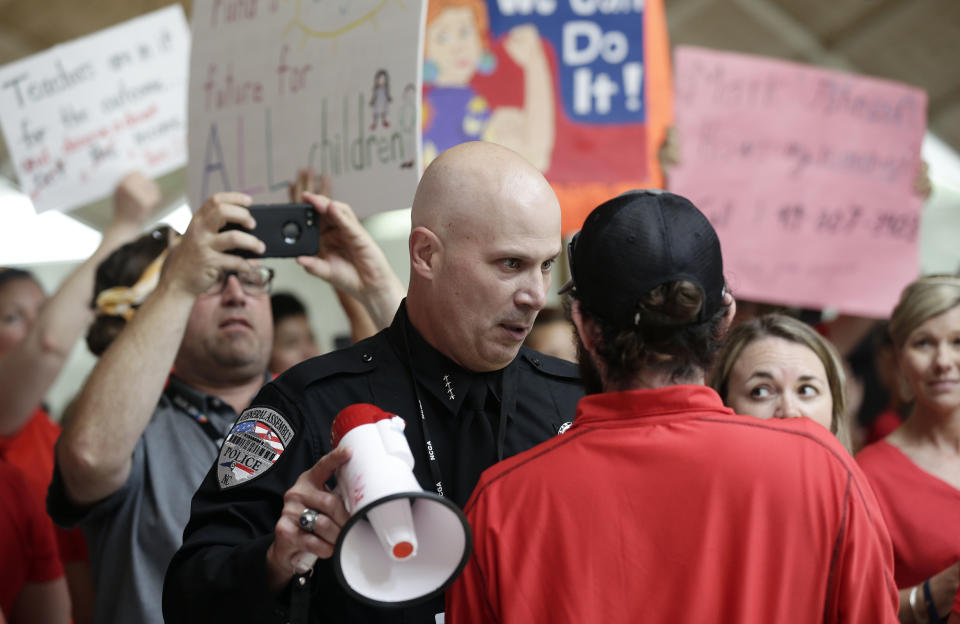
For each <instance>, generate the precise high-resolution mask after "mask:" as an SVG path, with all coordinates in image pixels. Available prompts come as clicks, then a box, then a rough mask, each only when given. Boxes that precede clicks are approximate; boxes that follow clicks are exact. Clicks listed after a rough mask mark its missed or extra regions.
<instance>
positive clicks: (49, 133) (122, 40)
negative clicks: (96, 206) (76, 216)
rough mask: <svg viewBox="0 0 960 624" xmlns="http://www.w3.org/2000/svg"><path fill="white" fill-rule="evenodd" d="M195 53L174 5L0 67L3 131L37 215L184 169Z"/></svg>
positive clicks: (22, 183)
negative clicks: (131, 177) (128, 177)
mask: <svg viewBox="0 0 960 624" xmlns="http://www.w3.org/2000/svg"><path fill="white" fill-rule="evenodd" d="M189 53H190V38H189V32H188V30H187V23H186V19H185V18H184V15H183V10H182V9H181V8H180V5H173V6H170V7H167V8H165V9H161V10H159V11H155V12H153V13H149V14H147V15H144V16H141V17H138V18H136V19H133V20H130V21H129V22H125V23H123V24H120V25H118V26H113V27H111V28H107V29H105V30H102V31H100V32H97V33H94V34H92V35H89V36H86V37H83V38H81V39H77V40H76V41H72V42H70V43H66V44H63V45H59V46H56V47H54V48H51V49H50V50H47V51H45V52H41V53H40V54H36V55H33V56H30V57H27V58H25V59H21V60H19V61H16V62H13V63H10V64H8V65H5V66H4V67H2V68H0V125H2V128H3V134H4V137H5V138H6V142H7V148H8V150H9V152H10V159H11V160H12V161H13V165H14V169H15V170H16V172H17V177H18V178H19V180H20V186H21V188H22V189H23V192H24V193H26V194H27V195H29V196H30V198H31V199H32V200H33V204H34V207H35V208H36V210H37V212H42V211H45V210H62V211H67V210H70V209H72V208H76V207H78V206H82V205H84V204H86V203H88V202H91V201H94V200H97V199H100V198H102V197H105V196H107V195H110V194H111V193H112V192H113V189H114V187H115V186H116V184H117V182H119V181H120V179H121V178H122V177H123V176H124V175H125V174H127V173H129V172H130V171H132V170H135V169H139V170H140V171H143V172H144V173H145V174H146V175H148V176H151V177H156V176H160V175H163V174H165V173H168V172H170V171H173V170H175V169H177V168H179V167H182V166H183V165H184V163H185V162H186V85H187V75H186V74H187V58H188V55H189Z"/></svg>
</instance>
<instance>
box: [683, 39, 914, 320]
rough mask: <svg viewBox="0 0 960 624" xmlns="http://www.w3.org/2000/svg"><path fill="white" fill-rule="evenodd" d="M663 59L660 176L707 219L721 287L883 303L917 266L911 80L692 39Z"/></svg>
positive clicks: (767, 296)
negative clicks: (668, 75)
mask: <svg viewBox="0 0 960 624" xmlns="http://www.w3.org/2000/svg"><path fill="white" fill-rule="evenodd" d="M675 61H676V72H677V74H676V76H677V88H676V105H677V108H676V123H677V130H678V135H679V137H680V151H681V161H682V164H681V165H680V166H678V167H677V168H676V169H675V170H672V171H671V172H670V180H669V181H670V188H671V190H674V191H676V192H677V193H680V194H682V195H685V196H687V197H689V198H690V199H691V200H692V201H693V202H694V203H695V204H696V205H697V206H699V207H700V208H701V209H703V210H704V212H705V213H706V214H707V216H708V217H709V218H710V220H711V221H712V222H713V225H714V226H715V227H716V229H717V233H718V234H719V236H720V241H721V244H722V246H723V257H724V262H725V267H724V268H725V272H726V274H727V277H728V279H729V285H730V287H731V288H732V290H733V292H734V294H735V295H737V296H738V297H741V298H744V299H750V300H757V301H765V302H770V303H777V304H785V305H791V306H802V307H811V308H824V307H830V308H836V309H838V310H840V311H841V312H846V313H850V314H859V315H864V316H872V317H883V316H887V315H889V314H890V311H891V309H892V307H893V304H894V303H895V302H896V300H897V297H898V295H899V293H900V291H901V289H902V288H903V287H904V286H905V285H906V284H907V283H908V282H910V281H911V280H912V279H914V278H915V277H916V276H917V273H918V259H919V252H918V248H917V232H918V224H919V218H920V209H921V207H922V204H923V199H922V198H921V197H920V196H919V195H917V194H916V193H915V191H914V190H913V188H914V180H915V177H916V175H917V171H918V168H919V165H920V146H921V143H922V141H923V133H924V128H925V125H926V95H925V93H924V92H923V91H921V90H919V89H915V88H912V87H908V86H905V85H900V84H896V83H893V82H888V81H884V80H878V79H873V78H866V77H862V76H855V75H851V74H846V73H841V72H836V71H829V70H824V69H818V68H815V67H810V66H805V65H800V64H797V63H791V62H785V61H777V60H772V59H765V58H760V57H754V56H747V55H742V54H734V53H727V52H715V51H711V50H705V49H700V48H690V47H680V48H678V49H677V51H676V54H675Z"/></svg>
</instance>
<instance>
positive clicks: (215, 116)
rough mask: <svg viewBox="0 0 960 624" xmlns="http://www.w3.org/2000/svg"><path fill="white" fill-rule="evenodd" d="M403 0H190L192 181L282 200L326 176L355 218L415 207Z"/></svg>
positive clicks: (415, 104)
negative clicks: (299, 180)
mask: <svg viewBox="0 0 960 624" xmlns="http://www.w3.org/2000/svg"><path fill="white" fill-rule="evenodd" d="M422 16H423V2H422V1H420V0H409V1H404V2H398V1H397V0H352V1H351V2H312V1H309V0H288V1H280V0H264V1H260V2H257V1H255V0H254V1H243V2H241V1H239V0H196V1H195V2H194V3H193V20H192V29H193V49H192V54H191V58H190V98H189V118H190V121H189V124H190V131H189V146H190V147H189V152H190V166H189V168H188V176H187V179H188V189H189V193H188V194H189V198H190V203H191V205H192V207H193V208H194V209H196V208H198V207H199V206H200V205H201V204H202V202H203V201H204V200H205V199H206V198H207V197H209V196H210V195H212V194H213V193H216V192H218V191H225V190H230V191H241V192H244V193H247V194H249V195H252V196H253V197H254V199H255V201H259V202H275V201H286V200H287V187H288V185H289V184H290V182H291V181H292V180H293V179H294V176H295V175H296V173H297V171H298V170H299V169H301V168H304V167H309V168H311V169H313V170H314V171H316V172H318V173H323V174H326V175H328V176H329V177H330V178H331V183H332V189H333V195H334V197H336V198H337V199H340V200H343V201H345V202H347V203H349V204H350V205H351V206H352V207H353V209H354V211H355V212H356V213H357V214H358V215H360V216H366V215H370V214H373V213H376V212H381V211H384V210H391V209H396V208H406V207H409V206H410V203H411V201H412V199H413V192H414V190H415V188H416V185H417V181H418V179H419V172H420V145H419V140H418V137H419V132H420V108H419V101H420V98H419V97H418V96H419V89H420V77H419V73H420V30H421V24H422Z"/></svg>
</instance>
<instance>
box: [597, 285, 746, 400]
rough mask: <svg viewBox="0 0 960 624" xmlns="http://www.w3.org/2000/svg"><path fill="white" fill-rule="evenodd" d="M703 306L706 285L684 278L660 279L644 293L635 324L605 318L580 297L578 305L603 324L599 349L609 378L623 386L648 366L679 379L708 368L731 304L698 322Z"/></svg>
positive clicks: (717, 347) (680, 380)
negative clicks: (701, 285)
mask: <svg viewBox="0 0 960 624" xmlns="http://www.w3.org/2000/svg"><path fill="white" fill-rule="evenodd" d="M703 306H704V297H703V291H702V290H701V289H700V288H698V287H697V285H696V284H694V283H693V282H689V281H686V280H680V281H674V282H668V283H666V284H661V285H660V286H657V287H656V288H654V289H653V290H651V291H649V292H647V293H646V294H644V295H643V296H642V297H641V298H640V301H639V310H640V319H641V320H640V322H639V323H638V324H637V325H635V326H631V327H627V328H624V327H623V326H621V325H617V324H614V323H611V322H609V321H606V320H605V319H603V318H602V317H600V316H598V315H596V314H594V313H592V312H591V311H590V310H589V308H587V307H585V306H584V305H583V303H582V302H581V308H580V309H581V311H582V313H584V314H585V315H586V316H587V317H589V318H590V319H591V320H592V321H593V322H594V323H595V324H596V325H597V327H598V329H599V341H598V342H597V348H596V351H597V355H598V356H599V357H600V358H601V359H602V360H603V362H604V364H605V368H606V375H607V378H608V381H609V382H610V383H611V384H612V385H614V386H622V385H624V383H625V382H627V381H629V380H630V379H631V378H632V377H633V376H635V375H636V374H637V373H638V372H639V371H640V370H641V369H644V368H656V369H659V370H661V371H664V372H667V373H668V374H669V375H670V378H671V379H672V380H674V381H675V382H677V383H679V382H682V381H684V380H686V379H688V378H690V377H691V376H692V375H693V374H694V373H696V372H697V371H698V370H701V371H705V370H707V369H709V368H710V365H711V364H712V363H713V360H714V358H715V357H716V354H717V352H718V351H719V349H720V338H719V333H720V324H721V322H722V320H723V316H724V314H725V313H726V310H727V307H726V306H721V307H720V309H719V310H717V311H716V312H715V313H714V315H713V317H711V318H708V319H706V320H705V321H703V322H700V323H697V322H695V319H696V318H697V316H698V315H699V314H700V309H701V308H702V307H703Z"/></svg>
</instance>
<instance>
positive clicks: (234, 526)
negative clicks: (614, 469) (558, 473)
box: [163, 305, 583, 624]
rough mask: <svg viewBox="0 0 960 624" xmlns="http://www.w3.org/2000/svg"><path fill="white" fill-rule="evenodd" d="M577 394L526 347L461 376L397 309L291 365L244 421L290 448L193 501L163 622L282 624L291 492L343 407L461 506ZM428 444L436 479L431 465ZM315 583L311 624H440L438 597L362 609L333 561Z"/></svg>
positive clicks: (559, 421) (574, 379)
mask: <svg viewBox="0 0 960 624" xmlns="http://www.w3.org/2000/svg"><path fill="white" fill-rule="evenodd" d="M411 370H412V371H413V372H412V373H411ZM412 375H413V376H415V377H416V386H414V384H413V383H412ZM478 392H479V394H478ZM582 395H583V389H582V387H581V386H580V382H579V378H578V376H577V369H576V366H575V365H573V364H570V363H569V362H565V361H563V360H559V359H557V358H552V357H549V356H545V355H542V354H540V353H537V352H536V351H532V350H530V349H527V348H525V347H524V348H521V350H520V353H519V355H518V356H517V358H515V359H514V361H513V362H512V363H511V364H510V365H509V366H507V367H506V368H505V369H503V371H498V372H497V373H494V374H486V375H477V374H474V373H471V372H469V371H466V370H464V369H463V368H461V367H459V366H458V365H456V364H454V363H453V362H452V361H451V360H449V359H448V358H446V357H445V356H444V355H442V354H441V353H439V352H438V351H436V350H435V349H433V348H432V347H431V346H430V345H429V344H427V342H426V341H425V340H424V339H423V338H422V337H421V336H420V335H419V333H418V332H417V331H416V330H415V329H414V328H413V326H412V325H411V324H410V322H409V320H408V317H407V314H406V308H405V306H404V305H401V307H400V310H399V311H398V312H397V315H396V316H395V318H394V320H393V323H392V324H391V326H390V327H389V328H387V329H386V330H384V331H382V332H380V333H378V334H377V335H375V336H373V337H371V338H369V339H367V340H364V341H362V342H359V343H357V344H356V345H354V346H352V347H349V348H347V349H344V350H341V351H337V352H334V353H331V354H328V355H325V356H321V357H319V358H314V359H312V360H308V361H307V362H304V363H302V364H300V365H298V366H295V367H294V368H292V369H290V370H289V371H288V372H286V373H284V374H283V375H281V376H280V377H278V378H277V379H275V380H274V381H273V382H271V383H270V384H268V385H266V386H264V388H263V389H262V390H261V391H260V393H259V394H258V396H257V397H256V398H255V399H254V400H253V402H252V403H251V404H250V408H248V409H247V410H246V411H245V412H244V414H247V413H248V412H250V410H255V409H257V408H268V410H269V411H271V412H273V413H274V414H278V415H280V416H281V417H282V421H283V423H284V424H289V426H290V428H291V429H292V438H290V439H289V444H287V445H286V446H285V448H283V450H282V452H281V454H280V456H279V457H278V458H276V461H275V463H273V465H272V467H270V468H268V469H266V470H265V471H264V472H262V473H260V474H257V475H256V476H254V477H253V478H249V479H247V480H245V481H243V482H242V483H240V484H238V485H232V486H231V487H228V488H222V487H221V485H220V483H221V482H222V481H224V480H225V479H224V473H223V472H222V469H220V468H219V466H218V465H214V466H213V468H212V469H211V471H210V472H209V474H208V475H207V477H206V479H205V480H204V482H203V484H202V485H201V486H200V489H199V491H198V492H197V494H196V495H195V496H194V499H193V506H192V510H191V517H190V522H189V523H188V525H187V528H186V530H185V532H184V541H183V546H182V547H181V549H180V551H179V552H178V553H177V554H176V556H175V557H174V558H173V561H172V562H171V563H170V567H169V569H168V571H167V576H166V582H165V585H164V592H163V611H164V616H165V618H166V621H167V622H169V623H173V622H177V623H189V622H231V623H238V622H284V621H287V613H286V607H287V606H289V597H288V596H281V597H280V598H279V599H273V598H272V597H271V596H270V594H269V592H268V590H267V588H266V552H267V548H268V547H269V545H270V544H271V542H272V541H273V529H274V526H275V524H276V522H277V520H278V519H279V517H280V512H281V509H282V507H283V494H284V492H286V491H287V490H288V489H289V488H290V487H291V486H292V485H293V483H294V482H295V481H296V480H297V478H298V477H299V476H300V474H301V473H303V472H304V471H305V470H307V469H308V468H310V467H311V466H313V465H314V464H315V463H316V462H317V460H318V459H320V457H322V456H323V455H324V454H326V453H327V452H329V451H330V426H331V424H332V422H333V419H334V418H335V417H336V415H337V414H338V413H339V412H340V410H341V409H343V408H344V407H346V406H348V405H352V404H354V403H373V404H375V405H377V406H378V407H380V408H382V409H384V410H385V411H388V412H391V413H395V414H398V415H400V416H402V417H403V418H404V419H405V420H406V423H407V425H406V429H405V432H406V436H407V441H408V442H409V444H410V448H411V450H412V451H413V455H414V458H415V460H416V465H415V467H414V474H415V475H416V478H417V480H418V481H419V482H420V485H421V486H422V487H423V488H424V489H425V490H428V491H437V489H438V484H437V482H436V479H435V478H434V477H435V475H439V477H440V480H441V481H442V485H440V487H441V488H442V489H443V494H444V495H445V496H448V497H450V498H451V499H452V500H453V501H455V502H457V503H458V504H459V505H460V506H462V505H463V503H464V502H465V501H466V500H467V498H468V497H469V495H470V493H471V491H472V490H473V487H474V485H476V482H477V479H478V478H479V476H480V473H481V472H482V471H483V470H484V469H486V468H487V467H489V466H490V465H492V464H493V463H495V462H496V461H497V459H498V458H500V459H502V458H504V457H509V456H511V455H514V454H516V453H519V452H521V451H524V450H526V449H528V448H530V447H532V446H534V445H536V444H537V443H539V442H542V441H544V440H546V439H548V438H550V437H552V436H554V435H556V434H557V433H558V431H559V430H560V428H561V426H562V425H563V424H564V423H567V422H570V421H572V420H573V416H574V412H575V409H576V404H577V401H578V400H579V399H580V397H581V396H582ZM421 404H422V406H423V412H424V414H425V421H426V425H427V432H428V433H427V435H426V436H425V435H424V428H423V426H422V425H421V423H420V408H419V405H421ZM471 406H472V407H473V408H477V407H478V406H482V413H480V414H473V413H470V412H471ZM243 420H244V415H241V417H240V422H242V421H243ZM237 426H238V427H239V425H237ZM280 426H281V427H283V424H281V425H280ZM282 434H283V432H282V431H281V435H282ZM427 439H429V440H431V442H432V450H433V451H434V454H435V457H436V461H437V463H436V464H435V466H438V468H439V472H438V473H437V472H434V471H432V470H431V468H430V466H429V459H428V451H427V445H426V442H425V440H427ZM223 459H224V457H223V450H222V449H221V457H220V460H218V463H223V464H224V465H229V462H222V461H221V460H223ZM218 470H220V471H219V472H218ZM310 583H311V588H310V591H311V593H312V595H311V599H310V621H311V622H364V623H377V622H391V623H399V622H411V623H413V622H416V623H423V624H434V622H435V614H437V613H440V612H442V611H443V597H442V596H439V597H436V598H434V599H432V600H430V601H428V602H426V603H424V604H420V605H416V606H413V607H407V608H401V609H378V608H374V607H371V606H368V605H366V604H363V603H361V602H359V601H357V600H355V599H353V598H352V597H350V596H349V595H347V594H346V592H345V591H344V590H343V589H342V588H341V586H340V584H339V583H338V582H337V581H336V579H335V577H334V574H333V566H332V565H331V564H330V561H329V560H320V561H318V563H317V565H316V567H315V569H314V573H313V576H312V577H311V580H310ZM288 591H289V590H288Z"/></svg>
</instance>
